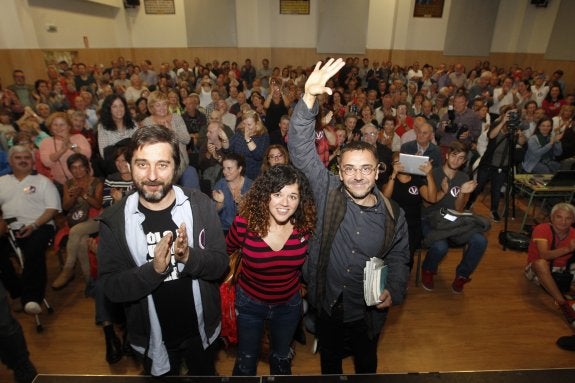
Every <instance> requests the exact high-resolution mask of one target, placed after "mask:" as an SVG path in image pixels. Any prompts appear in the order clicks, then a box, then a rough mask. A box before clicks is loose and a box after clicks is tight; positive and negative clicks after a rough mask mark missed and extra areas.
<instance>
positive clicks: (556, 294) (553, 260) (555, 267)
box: [525, 202, 575, 326]
mask: <svg viewBox="0 0 575 383" xmlns="http://www.w3.org/2000/svg"><path fill="white" fill-rule="evenodd" d="M550 218H551V222H548V223H542V224H539V225H537V226H535V227H534V228H533V232H532V234H531V242H530V243H529V249H528V250H527V262H528V263H527V266H526V267H525V276H526V277H527V279H529V280H532V281H534V282H536V283H537V284H539V285H541V287H543V289H545V291H546V292H547V293H548V294H549V295H551V297H552V298H553V299H554V300H555V303H556V304H557V306H558V307H559V309H560V310H561V312H562V313H563V316H564V317H565V320H567V322H568V323H569V324H570V325H572V326H575V310H573V304H574V303H575V302H574V301H573V300H569V299H567V297H566V296H565V295H566V294H569V291H570V290H572V288H573V274H572V273H573V271H571V270H572V268H571V267H570V266H571V264H572V263H573V262H574V261H575V259H574V252H575V229H574V228H573V227H572V225H573V223H574V222H575V206H573V205H571V204H570V203H566V202H562V203H558V204H556V205H555V206H553V208H552V209H551V216H550ZM561 273H565V275H566V276H568V277H569V278H566V282H565V285H564V286H563V285H562V284H561V282H560V279H559V278H557V277H556V276H555V275H554V274H557V275H560V274H561Z"/></svg>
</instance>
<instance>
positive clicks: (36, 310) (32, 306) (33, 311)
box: [24, 301, 42, 315]
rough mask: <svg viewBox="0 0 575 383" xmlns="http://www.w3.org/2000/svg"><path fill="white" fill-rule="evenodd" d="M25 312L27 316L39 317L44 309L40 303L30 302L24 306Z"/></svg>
mask: <svg viewBox="0 0 575 383" xmlns="http://www.w3.org/2000/svg"><path fill="white" fill-rule="evenodd" d="M24 311H25V312H26V314H30V315H38V314H40V313H41V312H42V307H40V305H39V304H38V302H34V301H30V302H28V303H26V304H25V305H24Z"/></svg>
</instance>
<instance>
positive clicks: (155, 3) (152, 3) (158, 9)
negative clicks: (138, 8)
mask: <svg viewBox="0 0 575 383" xmlns="http://www.w3.org/2000/svg"><path fill="white" fill-rule="evenodd" d="M144 9H145V10H146V14H147V15H175V14H176V7H175V5H174V0H144Z"/></svg>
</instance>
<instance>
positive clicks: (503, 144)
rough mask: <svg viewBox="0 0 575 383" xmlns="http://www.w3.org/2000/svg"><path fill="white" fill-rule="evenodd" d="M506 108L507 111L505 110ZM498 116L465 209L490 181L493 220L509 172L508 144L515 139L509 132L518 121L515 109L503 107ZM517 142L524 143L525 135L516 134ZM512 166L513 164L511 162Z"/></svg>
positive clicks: (488, 133) (489, 135)
mask: <svg viewBox="0 0 575 383" xmlns="http://www.w3.org/2000/svg"><path fill="white" fill-rule="evenodd" d="M505 109H507V111H505ZM505 109H504V111H503V113H502V115H501V116H500V118H499V119H498V120H497V121H495V124H493V125H492V126H491V127H490V129H489V131H488V132H487V137H488V139H489V142H488V144H487V149H486V150H485V153H484V154H483V156H482V157H481V161H480V162H479V167H478V169H477V187H476V188H475V190H474V191H473V193H471V195H470V196H469V200H468V201H467V205H466V209H470V208H471V205H473V203H474V202H475V200H476V199H477V197H478V196H479V195H480V194H481V193H482V192H483V189H484V188H485V185H487V183H488V182H491V209H490V210H491V219H492V220H493V221H494V222H499V221H500V220H501V218H500V217H499V213H498V209H499V201H500V199H501V192H500V191H501V188H502V187H503V185H504V184H505V181H506V180H507V174H508V172H509V166H510V164H509V150H510V145H511V144H513V143H514V141H515V140H513V139H512V137H511V136H510V134H515V133H514V132H512V131H511V130H512V126H515V127H517V124H519V123H520V121H519V117H518V116H517V111H516V110H509V109H510V108H509V107H507V108H505ZM517 143H518V144H520V145H523V144H524V143H525V136H524V135H523V134H521V133H518V134H517ZM511 166H513V164H511Z"/></svg>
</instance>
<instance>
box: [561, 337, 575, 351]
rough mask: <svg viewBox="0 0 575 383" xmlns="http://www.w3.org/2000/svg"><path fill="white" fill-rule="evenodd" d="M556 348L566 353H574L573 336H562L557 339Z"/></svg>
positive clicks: (574, 338) (574, 339)
mask: <svg viewBox="0 0 575 383" xmlns="http://www.w3.org/2000/svg"><path fill="white" fill-rule="evenodd" d="M557 346H559V348H562V349H563V350H567V351H575V335H571V336H562V337H561V338H559V339H557Z"/></svg>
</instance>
